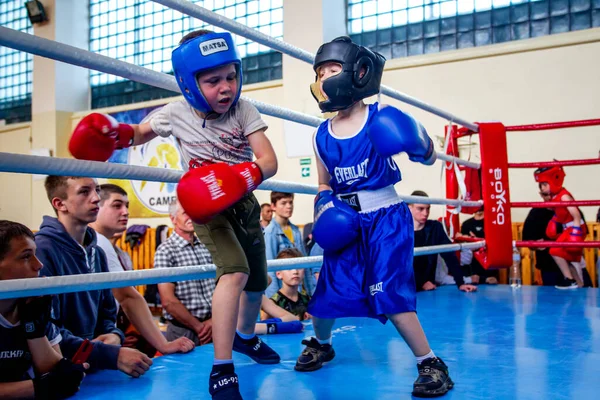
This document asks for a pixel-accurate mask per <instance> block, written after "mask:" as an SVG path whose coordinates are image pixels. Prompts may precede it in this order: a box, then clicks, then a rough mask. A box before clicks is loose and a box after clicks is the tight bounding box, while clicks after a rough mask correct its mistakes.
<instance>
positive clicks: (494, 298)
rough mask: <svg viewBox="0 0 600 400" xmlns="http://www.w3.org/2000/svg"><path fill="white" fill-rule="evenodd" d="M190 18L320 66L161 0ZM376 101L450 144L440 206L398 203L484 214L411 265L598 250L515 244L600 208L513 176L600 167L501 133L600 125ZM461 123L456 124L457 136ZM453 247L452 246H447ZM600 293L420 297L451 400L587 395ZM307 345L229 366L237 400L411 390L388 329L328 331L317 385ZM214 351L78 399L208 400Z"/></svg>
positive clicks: (285, 338) (500, 289)
mask: <svg viewBox="0 0 600 400" xmlns="http://www.w3.org/2000/svg"><path fill="white" fill-rule="evenodd" d="M155 2H157V3H160V4H163V5H165V6H168V7H171V8H173V9H175V10H177V11H180V12H182V13H184V14H186V15H189V16H192V17H194V18H198V19H201V20H203V21H205V22H207V23H210V24H213V25H215V26H217V27H220V28H222V29H226V30H228V31H230V32H232V33H235V34H238V35H242V36H244V37H247V38H249V39H251V40H253V41H255V42H257V43H259V44H263V45H266V46H269V47H271V48H272V49H275V50H277V51H280V52H282V53H284V54H287V55H290V56H292V57H294V58H297V59H299V60H303V61H305V62H307V63H312V60H313V59H314V55H313V54H311V53H308V52H306V51H304V50H302V49H298V48H296V47H294V46H292V45H290V44H288V43H285V42H283V41H281V40H278V39H273V38H271V37H269V36H267V35H265V34H262V33H260V32H258V31H255V30H252V29H250V28H248V27H246V26H244V25H241V24H239V23H237V22H235V21H231V20H228V19H226V18H224V17H222V16H220V15H217V14H215V13H213V12H211V11H208V10H206V9H204V8H202V7H200V6H198V5H194V4H192V3H190V2H188V1H185V0H155ZM0 45H3V46H7V47H11V48H14V49H17V50H21V51H26V52H29V53H32V54H36V55H39V56H43V57H47V58H50V59H54V60H57V61H62V62H66V63H69V64H73V65H78V66H81V67H84V68H90V69H94V70H97V71H101V72H105V73H110V74H114V75H118V76H121V77H123V78H126V79H130V80H133V81H137V82H142V83H146V84H149V85H153V86H156V87H159V88H163V89H167V90H171V91H176V92H178V91H179V88H178V86H177V83H176V82H175V79H174V77H173V76H170V75H167V74H163V73H159V72H155V71H152V70H149V69H146V68H143V67H139V66H136V65H132V64H128V63H126V62H123V61H119V60H114V59H111V58H109V57H106V56H102V55H99V54H95V53H91V52H89V51H85V50H82V49H79V48H75V47H72V46H68V45H65V44H61V43H58V42H54V41H51V40H47V39H43V38H39V37H35V36H33V35H29V34H26V33H22V32H18V31H15V30H12V29H9V28H5V27H0ZM381 94H382V95H385V96H389V97H391V98H394V99H397V100H400V101H402V102H405V103H408V104H411V105H413V106H415V107H418V108H421V109H423V110H425V111H428V112H431V113H433V114H435V115H437V116H440V117H441V118H444V119H445V120H447V121H448V122H449V125H448V129H447V132H446V137H447V139H448V142H449V143H451V145H449V146H447V148H446V151H445V152H444V153H438V159H439V160H440V162H442V163H444V165H445V167H446V168H445V170H446V194H447V198H445V199H439V198H423V197H413V196H403V195H402V196H400V197H401V198H402V199H403V200H404V201H406V202H409V203H410V202H414V203H426V204H435V205H443V206H446V210H447V215H446V225H447V226H448V228H449V229H450V232H457V226H458V225H457V223H458V212H460V211H461V209H470V210H476V209H479V208H481V207H482V206H484V214H485V231H486V235H487V236H486V240H484V241H478V242H472V243H455V244H451V245H444V246H431V247H423V248H417V249H415V255H425V254H436V253H441V252H451V251H460V250H475V251H477V250H479V251H485V252H486V256H487V258H486V262H485V265H484V267H486V268H507V267H509V266H510V265H512V253H513V246H516V247H530V248H534V247H557V246H563V247H566V246H567V245H568V246H569V247H592V248H596V247H600V242H598V241H585V242H578V243H568V244H566V243H555V242H525V241H517V242H514V241H513V239H512V232H511V219H510V208H511V207H559V206H561V207H562V206H566V205H572V206H588V205H600V200H585V201H574V202H571V203H569V204H567V203H565V202H561V203H553V202H546V203H543V202H514V201H512V200H511V198H510V189H509V188H510V186H509V181H508V170H509V168H539V167H542V166H553V165H556V166H578V165H592V164H600V160H596V159H594V160H567V161H552V162H535V163H510V162H509V161H508V155H507V149H506V140H507V132H511V131H527V130H539V129H561V128H566V127H576V126H590V125H600V120H586V121H572V122H564V123H556V124H537V125H523V126H504V125H503V124H501V123H485V122H484V123H478V124H475V123H472V122H469V121H468V120H466V119H463V118H460V117H457V116H455V115H452V114H451V113H449V112H447V111H445V110H442V109H439V108H437V107H434V106H432V105H429V104H426V103H424V102H422V101H420V100H418V99H415V98H413V97H410V96H408V95H406V94H403V93H401V92H398V91H396V90H394V89H392V88H389V87H385V86H382V87H381ZM246 100H248V101H250V102H252V103H253V104H254V105H255V106H256V107H257V108H258V110H259V111H260V112H261V113H263V114H266V115H270V116H274V117H278V118H281V119H285V120H289V121H294V122H297V123H300V124H304V125H308V126H313V127H314V126H318V125H319V123H320V122H321V121H322V120H321V119H320V118H317V117H313V116H310V115H305V114H302V113H299V112H295V111H293V110H288V109H284V108H281V107H278V106H274V105H270V104H266V103H262V102H257V101H255V100H252V99H246ZM455 124H458V125H455ZM475 134H478V135H479V138H480V149H481V159H482V162H481V164H480V163H476V162H472V161H469V160H463V159H460V158H459V157H458V146H457V145H454V144H453V143H457V142H456V141H457V140H458V138H460V137H465V136H468V135H475ZM461 170H462V171H464V170H470V171H471V173H474V171H475V172H476V173H477V174H478V175H479V179H480V185H481V192H480V194H479V195H478V196H477V195H475V196H473V198H471V199H470V198H469V196H467V194H466V193H461V191H463V192H464V190H461V189H460V187H462V186H463V185H464V183H462V181H461V180H462V174H461V173H460V171H461ZM0 172H12V173H23V174H47V175H66V176H73V175H76V176H86V177H96V178H114V179H127V180H145V181H158V182H172V183H177V182H178V181H179V179H180V178H181V175H182V172H180V171H175V170H168V169H159V168H150V167H139V166H130V165H120V164H111V163H102V162H94V161H82V160H74V159H62V158H51V157H41V156H31V155H21V154H9V153H0ZM259 190H279V191H287V192H294V193H298V194H308V195H314V194H316V192H317V187H316V186H313V185H306V184H299V183H293V182H283V181H276V180H268V181H265V182H264V183H262V184H261V185H260V186H259ZM451 236H453V235H451ZM321 262H322V258H321V257H304V258H301V259H286V260H274V261H269V263H268V265H269V271H276V270H281V269H286V268H287V269H289V268H291V267H293V268H313V267H318V266H320V264H321ZM214 270H215V267H214V265H200V266H188V267H180V268H171V269H160V270H137V271H129V272H120V273H98V274H93V275H86V276H79V275H72V276H64V277H51V278H46V279H22V280H14V281H2V282H0V299H6V298H15V297H26V296H33V295H42V294H56V293H64V292H76V291H87V290H93V289H104V288H115V287H123V286H134V285H143V284H151V283H161V282H173V281H178V280H189V279H202V278H206V277H211V276H214V274H215V273H214ZM599 307H600V293H599V292H598V290H597V289H579V290H576V291H572V292H562V291H557V290H555V289H554V288H548V287H521V288H520V289H516V290H515V289H512V288H510V287H508V286H506V285H498V286H480V287H479V291H478V292H475V293H463V292H460V291H458V290H457V289H456V288H455V287H441V288H439V289H437V290H435V291H431V292H422V293H420V294H419V295H418V313H419V318H420V320H421V323H422V325H423V327H424V329H425V332H426V333H427V334H428V338H429V340H430V344H431V347H432V348H433V349H434V351H435V352H436V353H437V354H439V355H440V356H441V357H442V358H443V359H444V360H445V362H446V363H447V364H448V366H449V368H450V371H451V375H452V378H453V380H454V381H455V382H456V385H455V387H454V389H453V390H452V391H450V392H449V393H448V395H447V397H446V398H455V399H484V398H485V399H488V398H495V399H505V398H506V399H509V398H510V399H514V398H519V399H532V398H540V399H563V398H564V399H567V398H579V397H582V396H588V397H590V395H592V396H593V393H595V392H596V386H597V385H596V380H597V379H596V377H597V375H598V372H600V367H599V366H600V313H599V312H598V310H599ZM312 334H313V331H312V325H311V323H310V322H307V323H305V330H304V332H303V333H299V334H286V335H269V336H266V337H263V338H264V340H265V341H266V342H268V343H269V345H270V346H271V347H273V348H274V349H275V350H276V351H277V352H278V353H279V354H280V355H281V358H282V362H281V364H278V365H275V366H268V365H259V364H255V363H253V362H251V361H249V359H247V358H245V357H244V356H241V355H239V354H236V353H234V361H235V364H236V372H237V373H238V374H239V376H240V378H241V382H242V385H241V387H240V390H241V393H242V395H243V396H244V398H246V399H254V398H256V399H258V398H260V399H281V398H290V399H296V398H297V399H371V398H372V399H375V398H376V399H392V398H394V399H396V398H406V397H408V396H410V391H411V388H412V382H413V380H414V377H415V370H414V369H415V368H414V367H415V366H414V357H413V355H412V353H411V352H410V350H409V349H408V347H407V346H406V345H405V344H404V342H403V340H402V339H401V338H400V337H399V336H398V335H397V333H396V332H395V330H394V328H393V327H392V326H391V324H388V325H385V326H383V325H381V324H379V322H377V321H375V320H367V319H353V318H348V319H342V320H339V321H338V322H337V324H336V326H335V327H334V336H335V339H334V341H335V349H336V352H337V356H336V358H335V360H334V361H333V362H332V363H331V364H330V365H328V366H325V367H324V368H323V369H321V370H319V371H316V372H313V373H304V374H301V373H296V372H294V370H293V367H294V364H295V360H296V357H297V356H298V354H300V351H301V349H302V345H301V339H302V338H303V337H304V336H311V335H312ZM212 357H213V355H212V347H211V345H207V346H202V347H198V348H196V349H195V350H194V351H193V352H192V353H189V354H185V355H169V356H162V357H158V358H155V359H154V365H153V366H152V368H151V369H150V371H148V372H147V373H146V374H145V375H144V376H142V377H141V378H139V379H132V378H129V377H127V376H125V375H124V374H122V373H120V372H118V371H100V372H96V373H93V374H90V375H89V376H88V377H87V378H86V379H85V381H84V383H83V384H82V387H81V391H80V392H79V393H78V394H77V395H76V396H75V398H80V399H93V398H107V397H111V398H114V399H120V398H124V399H125V398H127V399H130V398H160V397H162V398H173V397H175V396H177V397H179V398H190V399H206V398H209V397H210V396H209V394H208V391H207V390H206V389H207V387H206V384H205V383H206V382H207V380H208V373H209V370H210V368H209V366H210V365H211V364H212Z"/></svg>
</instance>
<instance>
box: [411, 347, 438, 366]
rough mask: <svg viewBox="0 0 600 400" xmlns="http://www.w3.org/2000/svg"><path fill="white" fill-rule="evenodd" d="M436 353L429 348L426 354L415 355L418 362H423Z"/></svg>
mask: <svg viewBox="0 0 600 400" xmlns="http://www.w3.org/2000/svg"><path fill="white" fill-rule="evenodd" d="M434 357H435V354H433V350H429V353H427V354H425V355H424V356H420V357H417V356H415V359H416V360H417V364H421V363H422V362H423V361H424V360H427V359H428V358H434Z"/></svg>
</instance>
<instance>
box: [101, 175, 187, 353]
mask: <svg viewBox="0 0 600 400" xmlns="http://www.w3.org/2000/svg"><path fill="white" fill-rule="evenodd" d="M99 205H100V210H99V212H98V218H97V219H96V221H95V222H93V223H91V224H90V226H91V227H92V228H93V229H94V230H95V231H96V233H97V234H98V235H97V240H98V246H100V248H101V249H102V250H104V253H106V258H107V261H108V270H109V271H111V272H122V271H131V270H132V269H133V267H132V263H131V259H130V258H129V255H128V254H127V253H125V252H124V251H123V250H121V249H120V248H118V247H117V246H116V245H115V243H116V241H117V238H118V237H120V236H121V234H122V233H123V232H124V231H125V229H126V228H127V222H128V221H129V200H128V198H127V192H125V190H123V189H122V188H121V187H119V186H117V185H113V184H105V185H101V186H100V203H99ZM112 293H113V295H114V296H115V299H116V300H117V302H118V303H117V306H120V308H119V311H118V314H117V316H118V318H117V327H118V328H119V329H121V330H122V331H123V332H124V333H125V342H124V343H123V346H126V347H131V348H134V349H138V350H140V351H141V352H143V353H144V354H146V355H147V356H148V357H154V355H155V354H156V351H157V350H158V351H159V352H160V353H162V354H171V353H187V352H189V351H191V350H192V349H193V348H194V342H192V341H191V340H190V339H188V338H185V337H180V338H178V339H175V340H173V341H171V342H169V341H167V339H166V338H165V336H164V335H163V334H162V332H161V331H160V330H159V329H158V326H157V325H156V323H155V322H154V319H153V318H152V314H151V313H150V309H149V307H148V304H147V303H146V300H145V299H144V297H143V296H142V295H141V294H140V293H139V292H138V291H137V290H136V289H135V288H134V287H133V286H127V287H122V288H115V289H113V290H112Z"/></svg>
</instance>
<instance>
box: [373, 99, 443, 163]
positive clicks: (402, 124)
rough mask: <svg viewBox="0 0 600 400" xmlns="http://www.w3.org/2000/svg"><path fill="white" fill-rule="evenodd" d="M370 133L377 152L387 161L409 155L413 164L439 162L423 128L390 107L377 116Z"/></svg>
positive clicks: (374, 116) (408, 116)
mask: <svg viewBox="0 0 600 400" xmlns="http://www.w3.org/2000/svg"><path fill="white" fill-rule="evenodd" d="M367 133H368V135H369V139H371V143H373V146H374V147H375V151H377V153H378V154H379V155H380V156H382V157H384V158H387V157H391V156H393V155H395V154H398V153H406V154H408V158H409V159H410V160H411V161H414V162H419V163H421V164H425V165H431V164H433V163H434V162H435V160H436V159H437V155H436V152H435V148H434V147H433V141H432V140H431V138H430V137H429V135H427V131H426V130H425V128H424V127H423V125H421V123H419V122H418V121H417V120H416V119H414V118H413V117H412V116H410V115H409V114H405V113H403V112H402V111H400V110H398V109H397V108H396V107H392V106H386V107H384V108H382V109H381V110H379V111H378V112H377V113H376V114H375V115H373V118H372V119H371V123H370V124H369V126H368V128H367Z"/></svg>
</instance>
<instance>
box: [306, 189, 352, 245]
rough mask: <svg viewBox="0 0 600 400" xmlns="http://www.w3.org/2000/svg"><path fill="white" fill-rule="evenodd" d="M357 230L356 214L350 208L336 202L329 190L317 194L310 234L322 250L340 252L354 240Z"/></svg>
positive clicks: (336, 199)
mask: <svg viewBox="0 0 600 400" xmlns="http://www.w3.org/2000/svg"><path fill="white" fill-rule="evenodd" d="M358 229H359V222H358V213H357V212H356V211H355V210H354V209H353V208H352V207H350V206H349V205H347V204H346V203H344V202H342V201H340V200H338V198H337V197H335V196H334V195H333V192H332V191H331V190H324V191H322V192H319V194H317V197H316V198H315V223H314V226H313V230H312V234H313V238H314V239H315V242H317V243H318V244H319V246H321V247H322V248H323V250H332V251H338V250H341V249H342V248H344V247H346V246H347V245H349V244H350V243H352V242H354V241H355V240H356V237H357V236H358Z"/></svg>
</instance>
